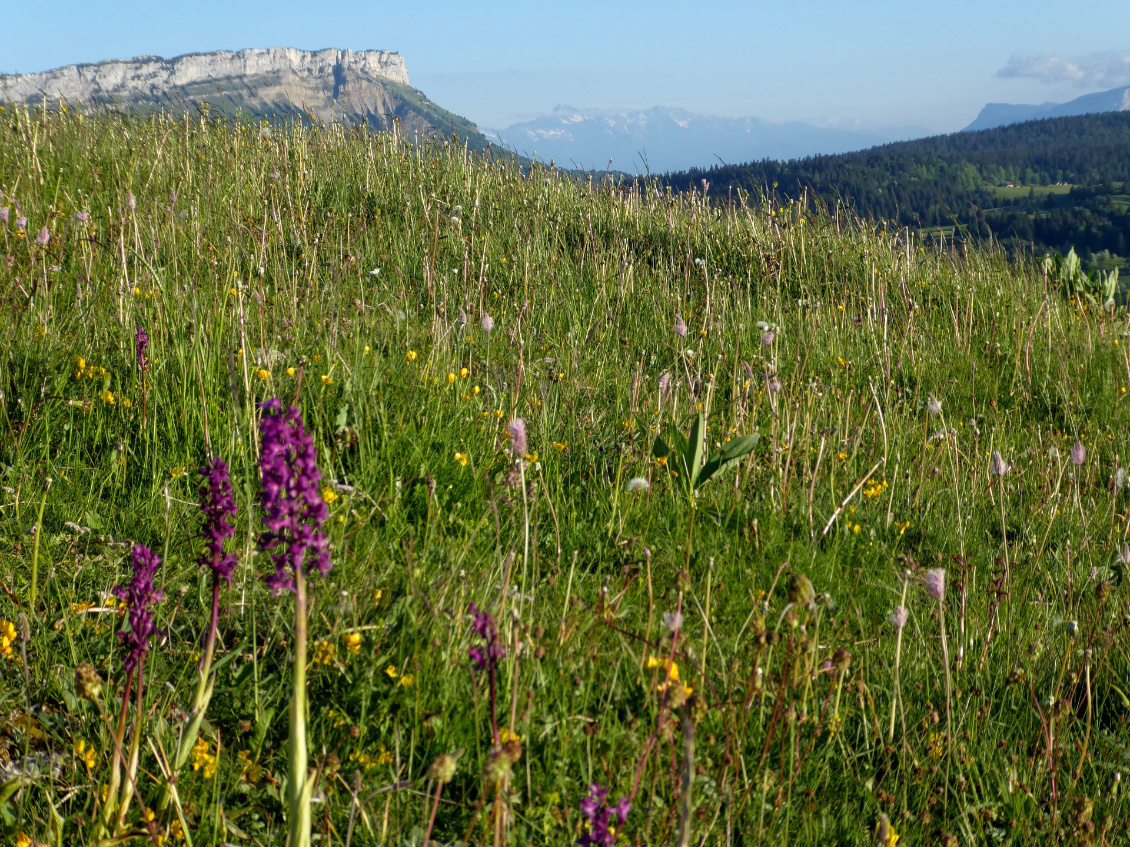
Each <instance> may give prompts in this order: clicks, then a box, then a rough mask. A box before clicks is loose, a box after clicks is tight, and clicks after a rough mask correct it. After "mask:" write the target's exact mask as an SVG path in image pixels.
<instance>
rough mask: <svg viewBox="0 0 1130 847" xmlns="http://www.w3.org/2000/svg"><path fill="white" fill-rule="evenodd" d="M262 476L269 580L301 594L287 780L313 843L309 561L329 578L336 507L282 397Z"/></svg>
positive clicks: (266, 422) (298, 838)
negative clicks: (326, 497)
mask: <svg viewBox="0 0 1130 847" xmlns="http://www.w3.org/2000/svg"><path fill="white" fill-rule="evenodd" d="M260 408H261V409H262V411H263V417H262V419H261V421H260V423H259V439H260V459H259V473H260V476H261V478H262V479H261V481H262V486H263V487H262V490H261V492H260V494H259V502H260V505H261V507H262V509H263V526H264V527H265V530H264V532H263V533H261V534H260V536H259V549H260V550H262V551H263V552H265V553H267V554H268V555H269V556H270V557H271V562H272V563H273V564H274V567H275V570H274V573H271V574H268V575H267V577H266V578H265V582H266V583H267V585H268V586H270V588H271V592H272V593H273V594H276V595H277V594H280V593H282V592H283V591H289V592H291V593H292V594H294V600H295V603H294V693H293V695H292V696H291V699H290V774H289V780H288V782H287V803H288V805H289V807H290V815H289V821H288V823H289V830H290V837H289V841H288V843H289V845H290V847H309V845H310V793H311V791H312V789H313V783H312V782H310V781H308V780H307V776H306V761H307V754H306V566H307V559H309V564H311V565H312V566H313V567H314V569H315V570H317V571H318V572H319V573H320V574H322V576H325V575H326V574H327V573H328V572H329V570H330V568H331V565H330V556H329V546H328V542H327V540H326V536H325V534H324V533H323V532H322V525H323V524H324V523H325V521H326V517H327V515H328V511H329V510H328V508H327V507H326V504H325V502H324V501H323V500H322V496H321V493H320V491H319V489H318V484H319V483H320V482H321V480H322V474H321V473H320V472H319V471H318V456H317V450H316V449H315V447H314V439H313V437H312V436H311V435H310V434H309V433H307V432H306V427H305V425H304V424H303V422H302V413H301V411H299V410H298V409H297V408H296V407H294V406H291V407H289V408H287V409H285V410H284V409H283V406H282V403H281V402H280V401H279V400H278V398H275V399H272V400H268V401H267V402H266V403H264V404H263V405H262V406H261V407H260Z"/></svg>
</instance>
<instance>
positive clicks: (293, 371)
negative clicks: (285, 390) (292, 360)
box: [286, 368, 297, 376]
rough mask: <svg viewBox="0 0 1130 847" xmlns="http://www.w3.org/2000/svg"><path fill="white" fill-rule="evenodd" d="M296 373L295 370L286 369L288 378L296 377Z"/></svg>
mask: <svg viewBox="0 0 1130 847" xmlns="http://www.w3.org/2000/svg"><path fill="white" fill-rule="evenodd" d="M296 373H297V371H296V370H295V369H294V368H287V369H286V375H287V376H294V375H295V374H296Z"/></svg>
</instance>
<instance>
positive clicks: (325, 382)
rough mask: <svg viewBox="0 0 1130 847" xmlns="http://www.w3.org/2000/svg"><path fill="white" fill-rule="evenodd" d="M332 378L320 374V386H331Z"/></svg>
mask: <svg viewBox="0 0 1130 847" xmlns="http://www.w3.org/2000/svg"><path fill="white" fill-rule="evenodd" d="M333 384H334V378H333V377H332V376H330V375H329V374H322V385H333Z"/></svg>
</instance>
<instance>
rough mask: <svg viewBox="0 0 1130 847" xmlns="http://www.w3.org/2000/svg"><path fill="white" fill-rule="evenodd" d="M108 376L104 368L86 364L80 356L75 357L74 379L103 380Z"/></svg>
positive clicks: (108, 373)
mask: <svg viewBox="0 0 1130 847" xmlns="http://www.w3.org/2000/svg"><path fill="white" fill-rule="evenodd" d="M109 375H110V372H109V371H108V370H106V369H105V368H103V367H100V366H98V365H90V364H87V362H86V359H84V358H83V357H82V356H75V379H105V378H106V377H108V376H109Z"/></svg>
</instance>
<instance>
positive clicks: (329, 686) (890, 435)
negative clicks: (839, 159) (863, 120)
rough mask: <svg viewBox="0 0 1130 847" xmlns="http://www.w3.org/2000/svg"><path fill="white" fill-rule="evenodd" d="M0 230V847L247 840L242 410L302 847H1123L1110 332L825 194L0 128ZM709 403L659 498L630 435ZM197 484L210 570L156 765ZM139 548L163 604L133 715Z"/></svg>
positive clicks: (1114, 385) (124, 130)
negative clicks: (128, 601) (603, 803)
mask: <svg viewBox="0 0 1130 847" xmlns="http://www.w3.org/2000/svg"><path fill="white" fill-rule="evenodd" d="M0 208H5V209H6V210H7V213H6V220H4V221H3V222H2V223H0V255H2V256H4V257H6V258H5V260H4V261H5V263H4V264H3V265H0V291H2V297H3V301H2V305H0V310H2V314H3V320H2V321H0V345H2V348H3V349H2V351H0V391H2V399H0V433H2V437H0V463H2V464H0V484H2V486H3V490H2V494H0V589H2V592H0V619H3V623H0V627H3V629H2V630H0V645H2V652H3V655H2V656H0V767H2V771H0V773H2V776H0V785H2V786H3V787H2V789H0V798H2V799H0V832H2V838H3V840H4V842H5V843H31V842H33V841H34V842H42V843H50V844H60V845H62V844H67V845H71V844H87V843H95V842H96V841H97V840H98V839H99V838H102V839H103V840H112V839H114V838H119V839H128V838H129V837H131V836H132V837H133V838H135V839H136V843H141V842H142V841H143V840H149V841H151V842H152V841H159V842H161V843H166V844H174V843H180V842H184V843H188V842H191V843H192V844H197V845H200V844H220V843H234V844H281V843H283V842H284V841H285V839H286V837H287V816H288V802H287V796H288V795H287V790H288V785H287V783H288V778H289V777H288V766H287V756H288V708H289V706H290V704H291V703H292V702H293V698H294V690H295V689H294V680H293V676H292V667H293V664H292V657H293V654H294V651H295V644H296V641H295V632H294V625H295V612H294V609H295V603H294V601H293V599H292V598H291V596H290V595H289V594H286V593H284V594H283V595H282V596H277V597H273V596H272V595H271V593H270V591H269V590H268V588H267V587H266V585H265V584H264V582H263V577H264V576H266V575H267V574H268V573H271V572H273V567H272V565H271V563H270V561H269V558H268V555H266V554H265V553H264V552H261V551H260V550H259V549H258V547H259V539H260V536H261V533H262V532H263V525H262V518H263V514H262V511H261V509H260V488H261V483H260V467H259V463H260V458H261V457H260V451H261V449H262V444H261V442H260V431H259V427H260V424H261V422H262V416H263V409H262V404H263V403H264V402H266V401H267V400H269V399H271V398H275V397H278V398H280V399H281V400H282V401H283V403H284V404H285V405H291V404H293V405H296V406H297V407H299V408H300V409H301V414H302V418H303V420H304V424H305V427H306V429H307V430H308V432H309V433H310V434H311V435H312V437H313V439H314V444H315V446H316V449H317V457H318V467H319V470H320V472H321V474H322V482H321V487H320V494H321V497H322V501H323V502H324V503H325V504H326V505H327V507H328V511H329V516H328V520H327V521H326V523H325V527H324V529H325V532H326V534H327V537H328V539H329V551H330V559H331V563H332V570H330V571H329V573H328V574H327V575H326V576H325V577H321V576H317V575H314V574H312V575H311V576H310V579H309V582H308V584H307V591H308V606H309V616H308V624H309V634H308V642H309V647H308V654H309V667H308V668H307V671H306V692H307V694H306V707H307V708H306V711H307V713H308V717H307V740H308V746H309V750H310V759H309V763H310V767H311V769H312V779H313V780H314V781H313V783H312V787H311V799H310V803H311V808H312V829H313V833H314V838H315V839H316V840H318V842H319V843H321V844H342V845H349V844H357V845H364V844H396V845H418V844H421V843H422V842H423V841H424V839H425V833H427V832H428V831H430V835H431V839H432V840H433V841H435V842H437V843H440V844H500V843H510V844H554V845H560V844H569V843H574V842H576V841H578V840H579V839H589V842H588V843H620V844H639V845H652V844H679V845H686V844H696V845H698V844H718V845H723V844H725V845H749V844H794V843H803V844H870V843H874V842H875V840H876V827H877V826H881V827H885V828H883V829H882V830H881V832H880V833H879V838H880V840H881V841H882V842H883V843H884V844H886V845H889V844H894V843H896V841H897V843H899V844H903V845H907V844H947V843H963V844H964V843H969V844H972V843H976V844H984V843H1004V844H1027V843H1034V842H1041V843H1049V842H1057V841H1065V842H1066V841H1070V842H1072V843H1093V844H1102V843H1112V844H1113V843H1125V842H1126V835H1125V832H1126V827H1125V820H1126V816H1127V806H1126V802H1125V800H1124V799H1123V797H1124V781H1125V777H1124V774H1125V772H1126V771H1127V770H1128V769H1130V732H1128V724H1127V720H1128V718H1130V700H1128V697H1130V662H1128V656H1127V647H1128V637H1127V626H1128V621H1130V618H1128V614H1130V605H1128V599H1130V598H1128V597H1127V593H1126V592H1127V587H1126V586H1125V584H1124V582H1123V574H1124V570H1125V565H1126V562H1127V560H1128V559H1130V551H1128V550H1127V548H1126V544H1125V539H1126V536H1127V530H1128V528H1130V487H1128V486H1127V484H1126V482H1127V477H1126V472H1125V471H1124V470H1123V468H1124V467H1125V465H1126V464H1127V462H1128V457H1127V453H1128V452H1130V450H1128V443H1127V438H1126V431H1127V430H1126V424H1127V403H1128V402H1130V400H1128V398H1127V387H1128V386H1130V358H1128V351H1127V342H1128V341H1130V337H1128V334H1127V329H1128V326H1127V319H1126V314H1125V311H1124V310H1118V311H1115V312H1108V311H1103V310H1101V309H1099V310H1096V309H1095V308H1093V307H1089V306H1086V305H1084V304H1080V303H1076V302H1073V301H1072V300H1070V299H1069V298H1068V297H1067V296H1065V295H1064V294H1063V293H1062V292H1060V291H1057V290H1055V289H1054V287H1049V286H1050V284H1049V283H1048V282H1047V281H1045V279H1044V278H1043V276H1042V274H1041V272H1040V270H1039V269H1037V268H1035V267H1030V266H1027V265H1023V264H1012V263H1009V261H1008V260H1007V259H1006V258H1005V257H1004V256H1003V255H1002V254H999V253H994V252H991V251H982V250H974V249H953V248H952V247H950V246H948V245H947V247H946V249H937V248H933V247H929V246H923V245H920V244H919V243H918V242H916V241H915V240H914V239H913V238H912V237H911V236H910V235H908V234H907V233H906V232H905V231H902V232H900V231H889V230H883V229H880V228H876V227H874V226H872V225H869V224H867V223H865V222H862V221H860V220H858V219H856V218H853V217H851V216H849V215H846V214H843V213H832V214H825V213H820V212H814V211H812V210H806V209H802V208H800V207H799V206H796V205H791V206H784V207H779V206H775V205H773V204H772V203H771V202H759V201H755V200H750V199H748V198H744V199H739V198H732V197H723V198H715V197H713V196H711V195H710V194H707V195H706V197H703V195H702V193H701V192H698V193H690V194H683V195H671V194H669V193H667V192H664V191H662V190H660V189H657V188H656V187H655V186H652V185H634V186H601V185H594V184H592V183H589V182H577V181H574V180H571V179H569V178H566V177H565V176H563V175H561V174H559V173H556V172H555V171H553V170H552V169H546V168H544V167H541V166H535V167H533V168H532V169H531V170H529V171H528V172H520V171H518V170H516V169H514V168H513V166H512V165H510V164H508V163H497V162H491V161H490V160H489V159H482V158H479V157H477V156H475V155H473V154H470V153H468V152H466V151H465V150H463V149H461V148H460V147H458V145H454V144H447V145H436V146H433V147H428V148H420V147H413V146H411V145H408V144H405V143H403V142H402V141H401V140H399V139H398V138H396V137H395V136H388V135H382V136H372V135H368V134H365V133H358V132H340V131H338V130H337V129H336V128H333V127H329V128H321V129H310V128H293V127H292V128H288V127H285V126H273V127H267V128H263V127H259V126H238V125H233V124H228V123H221V122H213V121H210V120H209V119H208V118H207V117H202V116H195V117H191V118H188V119H180V120H175V119H170V118H166V117H162V116H153V117H150V118H148V119H145V120H141V119H120V118H115V117H110V116H101V117H97V116H81V115H78V114H75V113H74V112H73V111H68V112H64V113H62V114H59V113H50V114H46V115H44V114H37V113H29V112H24V111H20V112H12V111H10V110H9V111H6V112H2V113H0ZM488 319H489V320H488ZM139 327H141V328H143V329H144V330H145V332H146V333H147V335H148V337H149V339H150V341H149V345H148V348H147V349H146V351H145V352H144V354H143V355H142V356H140V357H139V356H138V351H137V347H136V345H137V338H138V334H137V330H138V328H139ZM677 330H678V331H677ZM700 413H701V414H702V415H703V420H704V422H705V425H706V426H708V427H709V429H708V431H707V432H706V433H705V441H706V443H705V450H706V453H707V454H709V453H711V452H713V451H715V450H724V449H726V445H727V444H733V443H735V442H736V441H737V439H739V438H740V437H742V436H745V435H751V434H754V433H757V435H758V441H757V445H756V447H755V448H754V449H753V451H752V453H750V454H749V455H747V456H746V457H744V458H743V459H742V460H741V462H739V463H738V465H737V466H736V467H734V468H732V469H731V470H730V471H729V472H728V473H727V474H724V475H721V476H719V477H718V478H716V479H714V480H712V481H711V482H709V483H708V484H705V485H703V486H701V487H700V488H699V489H698V490H697V492H696V493H695V494H694V495H693V496H692V495H689V494H688V493H687V486H686V485H685V484H684V483H685V479H683V478H680V476H679V469H680V467H681V466H680V464H679V463H678V462H674V461H666V462H664V461H663V455H659V456H658V457H657V454H656V451H654V450H653V445H654V441H655V437H656V435H657V434H666V435H668V436H669V432H670V428H672V427H677V428H678V429H679V430H680V431H682V432H684V433H686V432H687V431H688V428H689V427H690V426H691V425H692V422H693V421H694V420H696V419H697V417H698V415H699V414H700ZM518 418H520V419H522V420H523V421H524V424H525V435H526V440H527V444H526V446H525V449H524V450H523V451H521V452H520V453H519V454H518V455H515V452H516V451H515V450H514V447H515V445H514V443H513V441H512V439H511V432H512V430H513V428H514V421H515V419H518ZM660 453H662V451H660ZM994 453H999V456H1000V459H999V461H996V462H994V461H993V454H994ZM213 457H218V458H221V459H223V460H224V461H226V462H227V463H228V464H229V465H230V468H231V476H232V480H233V485H234V497H235V501H236V504H237V506H238V512H237V516H236V519H235V522H234V523H235V528H236V531H235V534H234V536H233V537H232V538H231V539H229V540H228V541H227V542H226V545H227V546H226V548H225V549H226V550H227V551H228V552H230V553H232V554H233V555H235V556H236V558H237V564H236V567H235V570H234V574H233V577H232V581H231V585H230V587H228V586H224V587H223V589H222V591H221V592H220V599H219V603H220V605H219V622H218V630H217V639H216V664H215V665H214V667H215V682H214V688H213V691H212V695H211V699H210V702H209V704H208V707H207V711H206V713H205V714H204V717H203V721H202V723H201V725H200V730H199V738H198V740H197V741H196V742H195V743H194V744H192V746H191V749H190V751H189V755H188V757H187V760H186V763H185V766H184V768H183V769H182V770H181V771H180V773H179V774H175V773H174V771H175V767H174V766H173V759H175V756H174V751H175V750H176V749H177V748H178V745H179V744H181V743H182V741H183V739H184V737H185V733H186V731H187V728H188V726H189V724H190V721H189V718H190V715H189V712H190V711H191V709H192V704H193V702H194V699H193V698H194V692H195V691H196V690H197V686H198V681H199V673H198V671H197V667H198V663H199V661H200V658H201V652H202V650H203V645H204V640H205V638H206V631H207V629H208V626H209V616H210V611H211V597H212V582H211V578H210V576H209V574H208V572H207V571H206V570H202V569H201V567H200V566H199V565H198V564H197V559H198V558H199V557H200V556H201V552H202V549H203V542H202V541H201V540H200V537H199V536H200V527H201V523H202V516H201V512H200V508H199V505H198V504H199V488H200V477H199V475H198V473H197V469H198V468H200V467H201V466H203V465H204V464H205V463H206V462H207V461H208V460H209V459H211V458H213ZM992 471H996V473H993V472H992ZM134 543H136V544H141V545H145V546H146V547H149V548H151V549H152V551H153V552H154V553H156V554H157V555H159V556H160V558H161V564H160V565H159V567H158V570H157V575H156V579H155V583H156V588H158V589H160V590H161V591H162V592H163V599H162V600H161V601H160V602H158V603H157V604H156V605H155V607H154V620H155V623H156V625H157V626H158V627H159V629H160V633H159V634H158V635H157V636H156V637H154V638H153V639H152V643H151V646H150V649H149V651H148V653H147V655H146V656H145V659H144V662H143V665H142V669H143V673H144V680H145V684H144V688H143V689H142V690H141V694H140V699H139V700H138V699H137V698H136V692H137V690H138V688H137V687H136V686H135V687H134V689H133V694H132V695H131V698H129V702H127V703H125V704H123V702H122V700H123V695H124V694H125V690H124V689H125V686H124V682H125V679H126V674H125V673H124V672H123V665H122V649H123V648H122V646H121V644H120V642H119V638H118V632H119V631H120V630H122V629H123V628H124V629H128V628H129V624H128V620H129V619H128V617H126V616H125V614H124V613H125V612H126V611H127V610H125V609H123V608H121V606H122V602H121V601H120V600H119V598H117V597H116V596H115V595H113V594H111V593H110V592H111V590H112V589H113V588H114V587H115V586H118V585H123V584H125V583H127V582H128V581H129V580H130V573H131V571H130V563H131V545H132V544H134ZM940 570H944V575H940V574H939V573H938V571H940ZM472 604H474V605H475V607H476V609H478V610H481V612H485V613H486V614H488V615H489V616H490V619H491V621H492V623H491V626H492V627H494V629H493V630H484V629H483V624H482V623H481V619H478V620H477V619H476V617H475V615H474V614H473V613H472V610H471V606H472ZM476 630H478V631H476ZM484 631H494V632H496V633H497V638H498V642H497V644H498V646H499V647H501V648H502V650H504V655H503V656H502V657H501V658H500V659H499V660H498V662H497V674H496V676H497V679H496V682H497V685H496V689H495V691H494V692H493V697H492V691H491V686H490V685H489V679H488V674H487V673H486V672H485V671H483V670H479V669H478V668H479V667H480V666H481V665H480V663H479V662H477V661H476V660H474V659H473V658H472V657H471V656H470V655H469V650H470V649H471V648H476V649H480V650H481V649H483V646H484V643H485V641H484V637H483V632H484ZM87 665H89V667H88V666H87ZM80 667H81V668H82V670H81V671H80V673H79V674H78V676H77V677H76V672H75V669H76V668H80ZM92 674H96V675H97V676H96V677H95V676H92ZM676 677H677V679H676ZM99 680H100V686H99V685H97V684H96V683H97V682H98V681H99ZM95 688H100V690H99V691H98V692H97V693H95V691H94V689H95ZM492 712H493V713H494V715H495V718H494V721H495V723H497V725H498V737H497V738H496V737H495V730H494V725H493V724H492ZM120 715H124V716H126V717H128V721H127V722H126V723H123V724H121V725H119V719H120V718H119V716H120ZM119 726H125V729H124V730H121V729H119ZM116 739H118V741H116ZM116 743H121V744H122V747H123V755H124V756H125V757H126V758H127V759H128V758H129V756H128V752H129V749H131V748H132V747H133V746H136V749H137V751H138V752H137V762H136V768H135V771H134V773H133V775H132V777H131V776H130V775H129V773H128V768H127V769H126V776H125V777H124V782H123V785H124V788H123V789H122V792H123V796H128V797H129V806H128V813H126V814H123V815H114V816H111V817H112V818H113V819H112V820H110V821H109V824H107V821H106V815H105V811H106V809H107V803H108V802H112V801H111V800H108V795H109V794H110V793H111V791H110V788H109V785H110V783H111V771H112V769H113V768H112V763H113V759H114V749H115V744H116ZM504 745H505V746H504ZM448 754H453V755H457V759H455V760H454V762H453V761H452V760H451V759H444V758H441V757H443V756H445V755H448ZM437 760H438V761H437ZM170 783H172V784H173V785H174V786H175V792H172V794H173V796H172V798H171V799H170V796H169V795H170V790H169V785H170ZM594 783H596V784H599V785H601V786H604V787H607V788H609V789H610V794H609V795H608V800H607V805H608V806H611V805H613V804H614V803H615V802H616V801H618V800H619V799H620V798H621V797H624V798H627V800H628V803H629V804H630V811H628V813H627V817H626V820H625V821H624V823H623V824H622V825H620V826H617V827H615V829H616V831H615V832H614V833H603V832H601V833H597V832H594V831H593V830H592V828H591V826H592V825H591V823H589V822H588V821H590V819H593V818H595V817H599V815H598V814H597V813H595V812H593V809H592V806H591V805H590V806H583V802H582V801H584V800H585V798H587V797H589V796H590V785H592V784H594ZM119 808H120V807H119ZM622 808H623V807H620V809H621V810H622ZM586 810H587V811H588V812H589V814H588V815H586V814H585V811H586ZM119 818H120V822H119V820H118V819H119ZM150 818H151V820H149V819H150ZM885 820H889V821H890V823H889V826H888V825H887V824H886V823H884V821H885ZM896 833H897V836H896ZM597 836H599V837H600V838H601V839H604V840H601V841H593V840H592V839H594V838H596V837H597ZM17 839H23V840H22V842H21V841H17ZM955 839H956V842H955Z"/></svg>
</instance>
